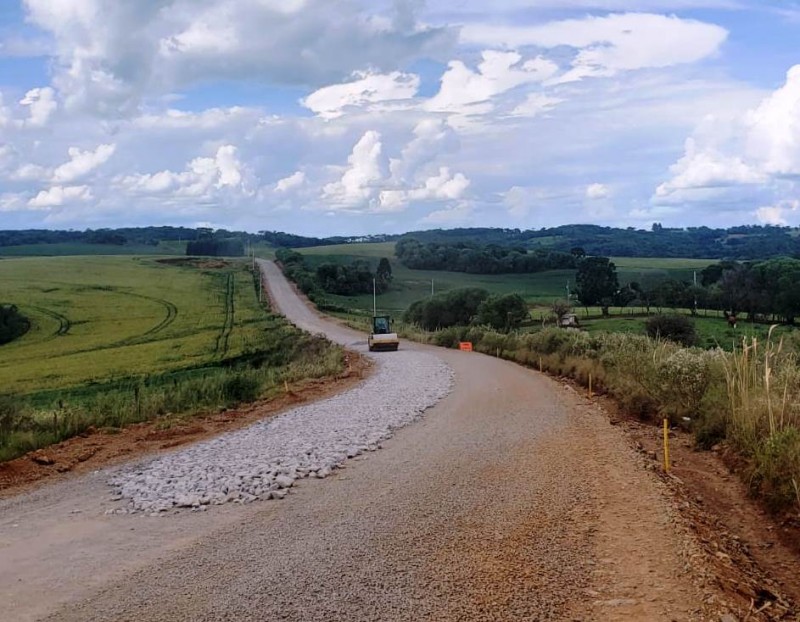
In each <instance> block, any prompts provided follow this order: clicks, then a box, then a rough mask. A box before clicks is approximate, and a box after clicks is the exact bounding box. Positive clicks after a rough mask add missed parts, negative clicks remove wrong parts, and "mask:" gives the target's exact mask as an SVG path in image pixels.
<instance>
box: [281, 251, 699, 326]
mask: <svg viewBox="0 0 800 622" xmlns="http://www.w3.org/2000/svg"><path fill="white" fill-rule="evenodd" d="M394 246H395V244H394V242H383V243H373V244H342V245H337V246H318V247H314V248H301V249H297V251H298V252H300V253H302V254H303V255H305V256H306V257H307V261H308V263H309V264H310V265H311V266H317V265H319V264H322V263H326V262H334V263H337V262H338V263H349V262H351V261H353V260H354V259H365V260H367V261H370V262H371V263H372V264H373V267H374V265H376V264H377V262H378V260H379V259H380V258H381V257H387V258H388V259H389V260H390V261H391V264H392V273H393V275H394V281H393V285H392V289H391V290H390V291H389V292H387V293H386V294H383V295H382V296H379V297H378V306H379V307H380V310H381V311H383V312H388V313H393V314H399V313H402V312H403V311H404V310H405V309H407V308H408V307H409V306H410V305H411V303H413V302H414V301H416V300H419V299H421V298H425V297H426V296H430V294H431V281H433V287H434V291H436V292H443V291H446V290H449V289H455V288H460V287H481V288H483V289H486V290H488V291H490V292H492V293H494V294H507V293H518V294H520V295H521V296H522V297H523V298H525V300H526V301H527V302H528V303H529V304H530V305H534V306H537V305H538V306H546V305H548V304H550V303H551V302H552V301H553V300H555V299H557V298H564V297H565V296H566V292H567V284H569V285H570V287H571V288H573V289H574V286H575V271H574V270H553V271H549V272H540V273H536V274H503V275H487V274H464V273H459V272H443V271H434V270H409V269H408V268H406V267H405V266H403V265H402V264H401V263H400V262H399V261H397V259H396V258H395V256H394ZM614 262H615V263H616V264H617V268H618V270H617V272H618V275H619V280H620V283H623V284H624V283H628V282H630V281H640V282H647V281H648V280H660V279H665V278H675V279H683V280H689V279H691V278H692V277H693V272H694V271H695V270H698V271H699V270H702V269H703V268H705V267H706V266H708V265H709V264H710V263H712V262H710V261H709V260H703V259H650V258H641V259H640V258H629V257H623V258H615V259H614ZM329 298H330V302H332V303H334V304H337V305H340V306H342V307H345V308H348V309H352V310H353V311H361V312H367V311H371V309H372V296H370V295H364V296H355V297H345V296H329Z"/></svg>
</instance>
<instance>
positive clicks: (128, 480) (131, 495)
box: [109, 352, 453, 515]
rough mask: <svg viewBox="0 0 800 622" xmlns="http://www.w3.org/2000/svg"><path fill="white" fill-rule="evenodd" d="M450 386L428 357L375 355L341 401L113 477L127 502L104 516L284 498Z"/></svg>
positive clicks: (448, 373) (386, 434) (443, 368)
mask: <svg viewBox="0 0 800 622" xmlns="http://www.w3.org/2000/svg"><path fill="white" fill-rule="evenodd" d="M452 384H453V373H452V370H451V369H450V368H449V367H448V366H447V365H446V364H445V363H443V362H442V361H441V360H440V359H438V358H436V357H434V356H431V355H430V354H425V353H422V352H397V353H392V354H391V355H390V356H385V357H381V358H380V359H379V360H378V365H377V371H376V372H375V373H374V374H372V375H371V376H370V377H369V379H368V380H367V381H366V382H365V383H363V384H362V385H360V386H359V387H357V388H355V389H352V390H350V391H348V392H346V393H344V394H342V395H338V396H336V397H334V398H331V399H328V400H325V401H322V402H318V403H316V404H311V405H308V406H302V407H300V408H296V409H294V410H292V411H289V412H288V413H285V414H284V415H281V416H279V417H276V418H274V419H269V420H266V421H262V422H259V423H257V424H255V425H253V426H251V427H249V428H246V429H244V430H239V431H237V432H232V433H230V434H226V435H223V436H220V437H218V438H216V439H213V440H211V441H206V442H203V443H200V444H198V445H194V446H192V447H190V448H188V449H185V450H183V451H179V452H177V453H174V454H170V455H168V456H165V457H163V458H159V459H157V460H155V461H153V462H151V463H149V464H147V465H145V466H143V467H137V468H129V469H125V470H123V471H121V472H119V473H116V474H115V475H114V476H113V478H112V480H111V484H112V486H113V487H114V489H115V492H116V495H117V498H118V499H120V500H127V501H128V503H127V504H126V507H121V508H117V509H114V510H109V512H110V513H117V514H125V513H136V512H146V513H149V514H156V515H157V514H158V513H160V512H165V511H167V510H172V509H173V508H193V509H194V510H196V511H201V510H205V509H206V508H207V507H208V506H211V505H222V504H224V503H228V502H237V503H250V502H252V501H256V500H266V499H283V498H284V497H285V496H286V494H287V491H288V489H290V488H291V487H292V485H293V484H294V482H295V480H297V479H299V478H305V477H317V478H325V477H327V476H328V475H330V474H331V472H332V471H333V470H335V469H337V468H338V467H340V466H341V465H342V464H343V463H344V462H345V461H346V460H347V459H349V458H355V457H356V456H358V455H360V454H362V453H364V452H368V451H375V450H377V449H378V448H379V447H380V446H381V443H382V442H383V441H385V440H387V439H389V438H391V436H392V435H393V433H394V431H395V430H397V429H398V428H402V427H404V426H406V425H408V424H410V423H412V422H414V421H415V420H417V419H418V418H419V417H420V416H421V415H422V413H423V412H424V411H425V410H427V409H428V408H430V407H431V406H433V405H434V404H436V403H437V402H438V401H439V400H441V399H442V398H443V397H445V396H446V395H447V394H448V393H449V392H450V390H451V388H452Z"/></svg>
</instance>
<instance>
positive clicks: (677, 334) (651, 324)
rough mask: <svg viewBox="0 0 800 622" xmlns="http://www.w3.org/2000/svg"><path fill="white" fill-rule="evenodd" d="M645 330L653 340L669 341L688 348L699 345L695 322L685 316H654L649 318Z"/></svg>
mask: <svg viewBox="0 0 800 622" xmlns="http://www.w3.org/2000/svg"><path fill="white" fill-rule="evenodd" d="M645 330H646V331H647V335H648V336H649V337H650V338H652V339H668V340H669V341H674V342H675V343H679V344H681V345H683V346H686V347H687V348H688V347H691V346H696V345H697V344H698V337H697V330H696V329H695V327H694V322H693V321H692V320H691V319H689V318H688V317H686V316H685V315H654V316H653V317H651V318H648V320H647V322H646V323H645Z"/></svg>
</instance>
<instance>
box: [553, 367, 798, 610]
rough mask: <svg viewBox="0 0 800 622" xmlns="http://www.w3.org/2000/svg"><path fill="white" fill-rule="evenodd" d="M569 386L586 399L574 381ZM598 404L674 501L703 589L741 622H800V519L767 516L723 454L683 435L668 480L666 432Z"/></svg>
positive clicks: (676, 438) (673, 439)
mask: <svg viewBox="0 0 800 622" xmlns="http://www.w3.org/2000/svg"><path fill="white" fill-rule="evenodd" d="M562 383H563V384H565V385H568V386H571V387H572V388H573V389H574V390H575V391H577V392H579V393H581V394H585V389H583V388H580V387H577V386H576V385H575V384H574V383H572V382H571V381H567V380H565V379H562ZM587 403H590V402H589V400H588V399H587ZM591 403H593V404H594V406H596V407H597V408H598V409H599V410H600V411H601V412H602V413H604V414H605V416H606V417H608V420H609V421H610V422H611V424H612V425H614V426H616V427H618V428H620V429H621V430H622V431H623V432H624V434H625V436H626V437H627V438H628V440H629V443H630V444H631V445H632V447H633V448H634V449H635V450H636V451H637V452H638V453H639V454H640V455H641V458H642V462H641V464H642V467H643V468H644V469H646V470H649V471H652V472H653V473H654V474H655V475H656V476H657V477H658V478H659V479H660V480H661V481H662V482H663V484H664V486H665V488H666V490H667V491H668V492H669V494H670V495H671V496H672V497H673V499H674V501H675V503H674V507H675V509H676V512H677V515H678V516H679V523H680V524H681V525H682V527H683V528H685V529H687V530H688V531H689V533H691V534H692V535H693V540H694V541H695V542H696V543H697V547H698V548H697V550H696V551H695V552H694V553H693V555H694V557H691V556H690V559H689V562H690V563H691V565H692V566H695V567H696V568H697V569H703V570H702V572H701V573H700V574H701V579H700V581H701V582H702V583H703V584H704V585H705V586H707V587H711V586H714V587H715V588H716V589H717V590H719V592H720V593H721V594H723V595H724V598H725V599H726V600H727V601H728V602H729V603H732V604H734V605H735V607H736V609H737V613H738V615H739V619H742V620H745V619H747V620H800V608H798V603H800V573H799V572H798V569H800V517H793V516H791V515H788V514H786V515H781V516H776V515H773V514H770V513H769V512H767V511H766V510H765V509H764V508H763V507H761V505H760V503H759V502H758V501H757V500H755V499H753V498H752V497H750V496H749V495H748V491H747V487H746V486H745V484H744V483H743V482H742V480H741V478H740V476H739V475H738V474H736V473H735V472H734V470H733V469H732V467H733V466H734V464H735V463H734V462H733V461H732V459H731V457H730V454H726V450H725V449H724V448H717V451H712V452H709V451H702V450H699V449H698V448H697V447H696V445H695V443H694V439H693V437H692V436H691V435H690V434H687V433H684V432H676V431H672V432H671V433H670V458H671V462H672V471H671V474H670V475H666V474H664V473H663V466H662V465H663V433H662V430H661V429H660V428H659V427H656V426H653V425H650V424H647V423H643V422H640V421H637V420H635V419H633V418H631V417H628V416H626V415H624V414H623V413H621V412H620V409H619V408H618V406H617V404H616V402H614V401H613V400H612V399H610V398H607V397H603V396H601V397H595V398H593V400H592V401H591ZM726 455H727V458H726Z"/></svg>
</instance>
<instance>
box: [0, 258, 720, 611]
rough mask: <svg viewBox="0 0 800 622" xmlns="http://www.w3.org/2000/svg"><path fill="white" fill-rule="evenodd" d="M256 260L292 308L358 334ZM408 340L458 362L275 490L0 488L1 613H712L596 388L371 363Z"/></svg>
mask: <svg viewBox="0 0 800 622" xmlns="http://www.w3.org/2000/svg"><path fill="white" fill-rule="evenodd" d="M263 270H264V273H265V275H266V277H267V279H268V282H269V289H270V294H271V298H272V300H273V304H275V306H276V307H278V308H279V309H280V310H281V311H282V312H284V313H285V314H286V315H287V316H288V317H289V318H291V319H292V320H294V321H296V322H297V323H298V325H300V326H302V327H303V328H306V329H308V330H312V331H314V332H325V333H326V334H328V335H330V336H331V337H332V338H334V339H336V340H337V341H339V342H341V343H345V344H351V345H352V344H358V343H362V342H363V341H364V336H363V335H359V334H358V333H355V332H352V331H349V330H348V329H345V328H342V327H341V326H339V325H337V324H334V323H330V322H327V321H325V320H323V319H321V318H320V317H318V316H317V315H316V314H315V313H314V312H313V311H311V310H309V309H308V308H307V307H306V306H305V305H304V304H303V302H302V301H301V300H300V299H299V298H298V297H297V296H296V295H295V294H294V292H293V290H292V288H291V287H290V286H289V285H288V284H287V283H286V281H285V279H283V277H282V275H280V273H279V272H278V270H277V268H276V267H275V266H274V265H272V264H269V263H264V264H263ZM417 355H419V356H420V357H421V358H419V359H413V360H429V361H430V360H431V358H432V357H435V358H436V359H437V360H438V361H441V362H443V363H445V364H446V365H447V366H448V367H449V368H450V369H451V370H452V372H453V374H454V386H453V390H452V392H451V394H450V395H449V396H448V397H446V398H444V399H443V400H442V401H440V402H439V403H438V404H437V405H436V406H435V407H434V408H432V409H431V410H429V411H428V412H427V413H426V414H425V416H424V417H423V418H421V419H420V420H419V421H418V422H417V423H415V424H414V425H411V426H408V427H405V428H402V429H399V430H397V431H396V433H395V434H394V436H393V437H392V438H391V439H389V440H387V441H386V442H385V443H384V449H383V450H382V451H378V452H374V453H373V452H368V453H366V454H363V455H361V456H359V457H356V458H353V459H351V460H348V461H347V462H346V463H344V464H343V465H342V466H343V467H344V468H342V469H341V470H339V471H336V472H335V473H334V474H333V475H332V476H331V477H329V478H326V479H324V480H320V479H305V480H303V481H302V482H300V483H299V485H297V486H296V488H294V489H293V491H292V494H291V495H289V497H288V498H287V499H285V500H284V501H282V502H279V503H278V502H267V503H254V504H250V505H246V506H242V505H238V504H237V505H232V504H228V505H224V506H219V507H217V508H214V509H213V511H209V512H205V513H201V512H198V513H192V512H182V513H179V514H177V515H169V516H167V517H164V518H159V519H154V518H148V517H142V516H141V515H139V516H131V515H126V516H104V515H103V513H104V512H105V510H107V509H113V508H114V507H118V505H119V503H116V504H115V503H112V502H110V501H109V489H108V488H107V487H106V484H105V482H106V481H107V480H108V478H109V477H114V476H115V474H118V473H119V471H116V472H113V473H110V474H109V473H100V474H96V475H93V476H92V477H89V478H83V479H80V480H75V481H73V482H68V483H67V484H61V485H56V486H51V487H49V488H45V489H42V490H40V491H38V492H36V493H32V494H28V495H23V496H20V497H17V498H14V499H12V500H7V501H3V502H0V619H2V620H9V621H11V620H15V621H16V620H34V619H47V620H54V621H56V620H58V621H67V620H74V621H90V620H164V621H173V620H187V621H188V620H209V621H210V620H219V621H223V620H231V621H232V620H237V621H239V620H253V621H256V620H257V621H271V620H293V621H297V622H314V621H325V622H329V621H335V620H348V621H355V622H360V621H373V620H374V621H378V620H386V621H394V620H408V621H411V620H414V621H418V620H443V621H449V620H453V621H455V620H464V621H473V620H474V621H482V620H487V621H488V620H497V621H515V620H705V619H714V620H718V619H719V611H717V612H716V615H714V616H713V617H712V616H711V613H710V612H711V608H710V605H709V604H708V602H710V597H712V596H714V593H713V590H712V588H711V587H710V586H709V585H707V584H706V583H707V580H706V578H704V577H703V576H702V572H701V570H702V569H698V568H697V567H696V566H693V565H692V563H691V562H690V561H689V560H691V559H693V556H695V555H696V550H695V548H694V544H693V540H692V538H691V536H690V535H689V534H688V533H687V532H686V530H685V529H684V528H683V526H682V525H681V524H680V522H679V521H678V520H677V519H676V518H675V513H674V512H673V509H672V507H671V504H670V502H669V501H668V500H667V497H666V495H665V494H664V491H663V490H662V488H661V484H660V483H659V481H658V480H657V479H656V478H655V477H653V475H652V474H651V473H649V472H647V471H645V470H644V469H643V468H641V458H639V457H638V456H637V454H635V452H633V451H632V450H631V449H630V448H629V446H628V444H627V442H626V441H625V439H624V438H623V436H622V435H621V433H620V432H619V430H618V429H616V428H615V427H613V426H611V425H609V424H608V422H607V419H606V418H605V417H604V416H603V415H602V414H599V413H598V411H597V409H596V408H595V407H594V406H593V405H591V404H588V403H587V402H586V401H585V400H584V399H583V398H582V397H581V396H579V395H577V394H575V393H574V392H573V391H572V390H571V389H569V388H566V387H564V386H562V385H560V384H558V383H556V382H554V381H552V380H550V379H548V378H546V377H544V376H542V375H540V374H537V373H534V372H532V371H530V370H527V369H524V368H522V367H519V366H517V365H514V364H511V363H508V362H504V361H500V360H497V359H494V358H491V357H487V356H483V355H478V354H466V353H460V352H454V351H444V350H438V349H433V348H426V347H422V346H417V345H413V344H408V343H404V344H403V346H402V349H401V352H399V353H397V354H394V353H385V354H382V355H381V356H380V359H379V360H382V361H384V362H385V363H386V364H387V365H386V366H385V367H384V369H394V367H389V366H390V365H395V364H401V365H402V363H398V361H400V360H401V357H403V356H409V357H416V356H417ZM393 360H394V362H391V361H393ZM439 364H440V363H437V365H439ZM380 373H381V372H380V371H379V372H378V375H377V377H380ZM423 375H429V374H423ZM409 377H411V376H409ZM417 378H418V377H417V376H414V380H413V382H412V383H411V384H412V386H411V387H410V388H406V389H405V390H404V391H403V395H402V397H396V396H393V397H392V399H391V401H392V402H403V401H405V400H406V399H409V400H413V399H416V397H417V396H416V393H417V392H418V389H417V388H416V387H415V386H413V385H416V384H417V383H421V382H426V381H427V379H425V380H418V379H417ZM381 382H382V383H386V382H389V383H391V382H393V380H392V379H390V378H389V379H384V380H382V381H381ZM369 387H370V388H369V389H367V386H366V385H365V387H362V392H361V394H360V398H359V399H365V400H367V401H373V400H375V401H377V400H380V397H379V395H378V393H379V392H380V391H381V386H380V383H378V384H377V385H375V384H373V385H369ZM419 391H422V389H419ZM176 455H178V454H176ZM146 466H147V465H146V463H144V464H142V465H141V466H139V467H138V469H139V470H141V469H144V468H146ZM129 472H130V471H129ZM134 472H135V471H134ZM71 508H74V509H71ZM54 561H56V562H58V563H53V562H54Z"/></svg>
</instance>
